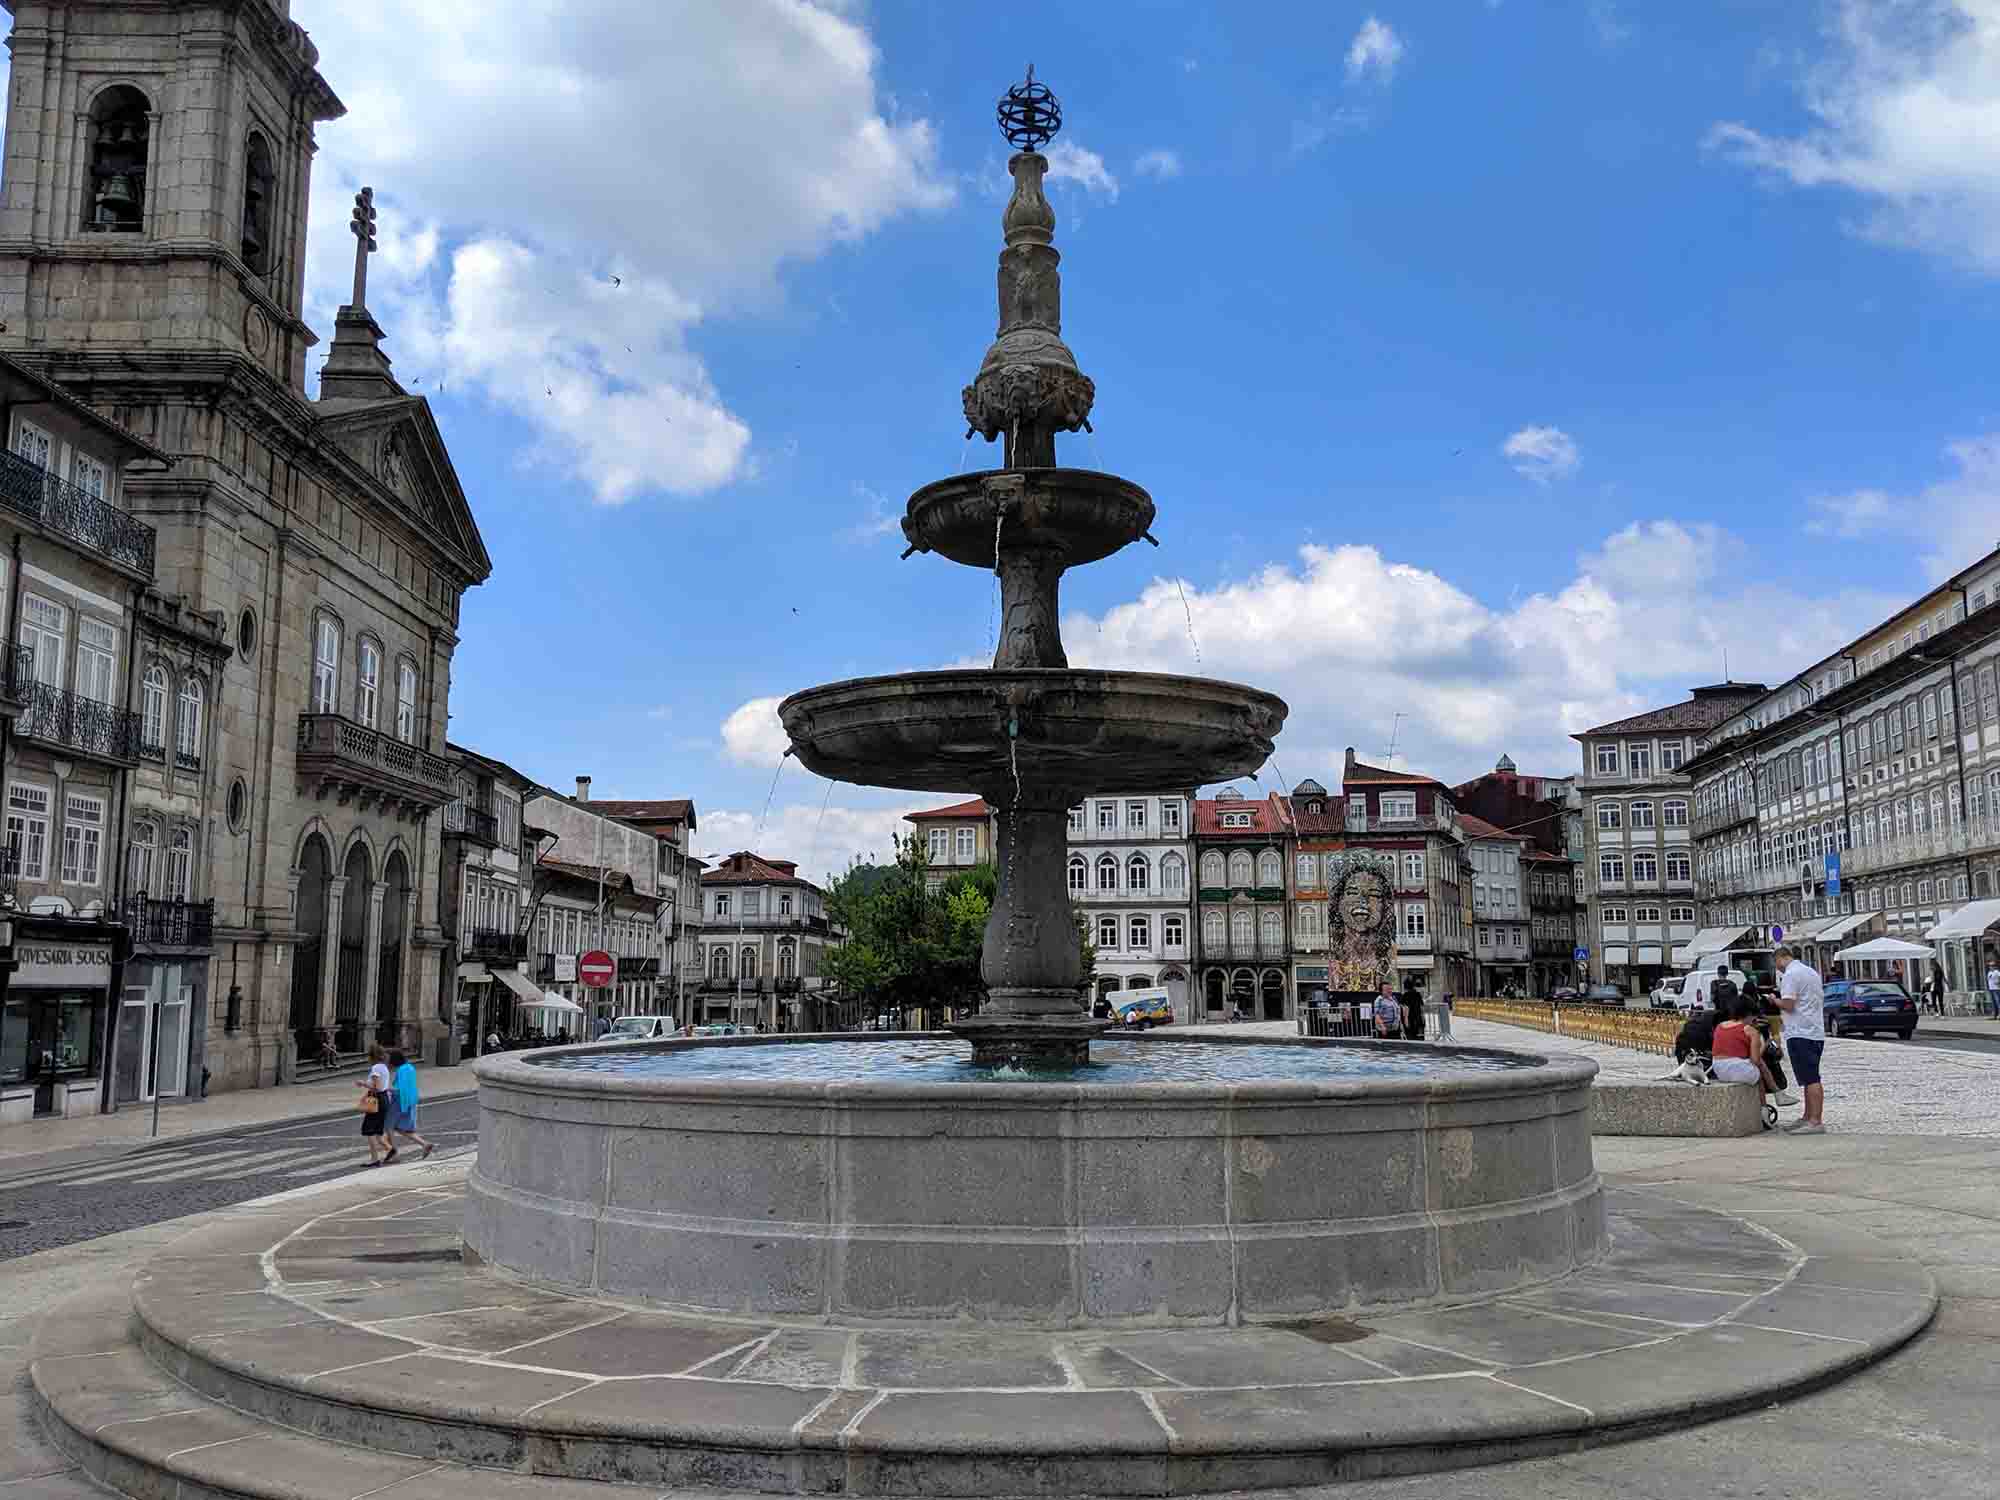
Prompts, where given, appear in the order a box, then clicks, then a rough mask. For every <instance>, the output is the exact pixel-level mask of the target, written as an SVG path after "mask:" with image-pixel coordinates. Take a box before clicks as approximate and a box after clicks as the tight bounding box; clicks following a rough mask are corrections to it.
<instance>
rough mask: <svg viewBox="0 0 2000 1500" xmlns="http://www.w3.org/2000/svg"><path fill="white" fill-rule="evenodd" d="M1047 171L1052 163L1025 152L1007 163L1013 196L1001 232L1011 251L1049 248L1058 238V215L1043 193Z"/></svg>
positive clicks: (1033, 153) (1034, 153)
mask: <svg viewBox="0 0 2000 1500" xmlns="http://www.w3.org/2000/svg"><path fill="white" fill-rule="evenodd" d="M1048 170H1049V159H1048V158H1047V157H1046V156H1044V155H1042V154H1041V152H1039V151H1023V152H1021V153H1019V154H1018V155H1017V156H1015V157H1014V159H1013V160H1012V161H1010V162H1008V163H1007V171H1008V174H1009V175H1010V176H1012V177H1013V179H1014V195H1013V197H1011V198H1009V199H1008V200H1007V211H1006V212H1005V213H1004V214H1002V215H1001V216H1000V229H1001V232H1002V233H1003V234H1004V235H1005V236H1006V239H1007V248H1008V249H1010V250H1013V249H1016V248H1018V247H1020V246H1022V245H1046V244H1048V243H1050V242H1051V241H1052V240H1054V239H1055V237H1056V211H1055V210H1054V209H1052V208H1050V207H1049V200H1048V198H1047V196H1046V195H1045V194H1044V193H1043V192H1042V178H1043V176H1044V175H1046V174H1047V172H1048ZM1002 317H1003V318H1004V317H1005V313H1004V312H1003V313H1002Z"/></svg>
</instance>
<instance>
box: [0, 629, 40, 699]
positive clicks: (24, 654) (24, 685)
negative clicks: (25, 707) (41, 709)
mask: <svg viewBox="0 0 2000 1500" xmlns="http://www.w3.org/2000/svg"><path fill="white" fill-rule="evenodd" d="M34 685H35V648H34V647H33V646H24V645H22V644H21V643H20V642H19V641H10V642H8V644H7V661H6V672H5V676H4V678H0V689H4V691H5V693H6V695H7V697H9V698H11V699H12V700H13V701H14V702H16V703H21V702H24V701H26V699H27V696H28V693H29V691H30V689H32V688H33V687H34Z"/></svg>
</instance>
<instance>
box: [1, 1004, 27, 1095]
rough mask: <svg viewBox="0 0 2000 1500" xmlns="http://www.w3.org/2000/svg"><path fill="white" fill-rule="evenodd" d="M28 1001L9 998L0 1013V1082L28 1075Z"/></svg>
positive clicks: (11, 1080)
mask: <svg viewBox="0 0 2000 1500" xmlns="http://www.w3.org/2000/svg"><path fill="white" fill-rule="evenodd" d="M28 1029H29V1023H28V1002H27V1001H26V1000H17V999H12V998H10V999H9V1000H8V1001H7V1008H6V1011H5V1013H4V1015H0V1083H19V1082H20V1081H21V1080H22V1079H24V1078H26V1077H27V1076H28Z"/></svg>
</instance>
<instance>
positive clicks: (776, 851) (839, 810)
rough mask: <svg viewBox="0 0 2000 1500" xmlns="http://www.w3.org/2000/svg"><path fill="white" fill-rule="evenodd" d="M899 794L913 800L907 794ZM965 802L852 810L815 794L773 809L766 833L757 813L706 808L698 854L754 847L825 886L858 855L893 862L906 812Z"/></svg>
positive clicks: (925, 801)
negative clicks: (807, 798)
mask: <svg viewBox="0 0 2000 1500" xmlns="http://www.w3.org/2000/svg"><path fill="white" fill-rule="evenodd" d="M839 790H841V791H848V790H849V789H847V788H841V789H839ZM862 795H865V794H862ZM897 795H899V796H903V797H905V798H906V799H907V794H897ZM966 795H967V796H970V795H971V793H967V794H966ZM962 800H964V799H963V798H954V797H929V798H921V799H918V800H901V801H898V802H896V803H895V804H893V805H891V806H884V807H849V806H843V805H841V804H839V803H834V802H830V801H829V802H823V801H822V800H821V798H820V797H818V796H814V797H812V798H810V799H809V800H807V801H804V802H788V803H784V804H781V805H779V806H776V807H773V808H772V809H771V811H770V815H769V816H768V817H765V818H763V819H762V820H761V831H760V820H759V817H758V814H757V813H756V812H755V811H754V810H752V811H744V810H737V809H732V808H723V809H720V810H718V811H708V810H706V809H704V810H703V812H702V815H701V830H700V832H699V833H698V834H697V835H696V838H695V851H696V853H698V854H700V855H701V857H702V858H704V859H717V858H720V857H722V856H725V855H729V854H734V853H735V852H736V851H737V850H739V849H753V850H754V851H755V852H756V853H758V854H762V855H764V856H766V857H767V858H771V859H788V860H790V861H792V863H794V864H796V865H797V866H798V867H799V874H801V875H803V876H804V877H805V878H806V879H808V880H811V881H813V882H814V883H815V884H820V885H823V884H825V882H826V880H827V878H828V877H829V876H837V875H839V874H840V873H841V872H842V871H843V870H845V869H846V868H847V866H848V863H849V861H851V860H853V859H855V858H856V857H859V858H860V859H861V860H863V861H864V862H867V863H887V862H888V861H889V860H890V859H892V858H893V857H894V844H893V842H892V836H893V835H895V834H899V833H900V834H907V833H909V832H910V825H909V824H908V823H905V822H904V821H903V814H904V813H906V812H915V811H917V810H918V809H919V808H924V807H944V806H948V805H949V804H950V803H952V802H954V801H962Z"/></svg>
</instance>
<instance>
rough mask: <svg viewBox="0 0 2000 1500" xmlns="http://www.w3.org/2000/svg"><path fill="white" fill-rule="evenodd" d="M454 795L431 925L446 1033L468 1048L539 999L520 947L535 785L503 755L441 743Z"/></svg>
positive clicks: (506, 1030) (447, 810)
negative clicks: (452, 773) (527, 812)
mask: <svg viewBox="0 0 2000 1500" xmlns="http://www.w3.org/2000/svg"><path fill="white" fill-rule="evenodd" d="M445 753H446V755H448V756H449V757H451V759H452V760H453V761H454V762H455V763H456V765H457V774H456V785H457V791H458V795H457V796H456V797H454V798H453V799H452V800H451V801H450V802H447V803H446V804H445V806H444V813H443V816H442V817H441V818H440V820H439V838H438V847H439V850H440V858H441V860H442V870H441V874H440V877H439V880H438V926H439V929H440V931H441V933H442V935H443V938H444V944H445V948H444V953H445V963H444V966H443V982H444V985H445V988H446V991H447V993H446V996H445V999H446V1002H447V1013H448V1014H450V1015H451V1016H452V1017H453V1020H454V1025H453V1034H454V1035H455V1036H456V1037H457V1038H458V1042H459V1045H460V1047H461V1049H462V1050H463V1051H464V1052H465V1053H467V1054H471V1053H477V1052H480V1051H483V1050H484V1046H485V1039H486V1038H487V1037H488V1036H490V1035H494V1034H496V1033H497V1034H499V1035H501V1036H507V1035H512V1034H513V1033H514V1032H515V1031H517V1030H518V1029H519V1027H518V1025H517V1022H516V1019H515V1017H516V1011H517V1008H518V1007H519V1006H520V1005H522V1004H523V1003H526V1004H531V1005H532V1004H535V1003H537V1002H539V1001H540V999H541V998H542V992H541V989H540V987H539V986H538V985H537V984H536V982H535V975H534V972H533V968H534V966H533V964H532V963H531V957H532V955H531V953H530V950H529V934H528V925H529V915H530V913H531V911H532V910H533V907H534V882H533V876H532V873H531V871H532V869H533V866H534V859H535V854H536V852H537V846H538V840H537V838H536V835H535V834H534V832H533V831H532V830H531V829H530V828H529V827H528V825H527V822H526V820H525V819H524V818H523V817H522V809H523V807H524V806H525V804H526V802H527V799H528V798H529V797H530V796H532V795H533V794H534V793H535V792H536V790H537V788H536V786H535V783H534V782H533V781H532V780H531V779H529V778H528V777H526V776H524V775H522V774H521V773H520V772H519V771H516V770H515V769H514V768H513V767H512V766H510V765H508V764H507V763H506V762H505V761H499V760H495V759H493V758H492V757H491V756H488V755H481V754H480V753H479V752H478V751H476V750H470V749H467V748H466V747H465V746H463V745H453V744H447V745H446V746H445Z"/></svg>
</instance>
